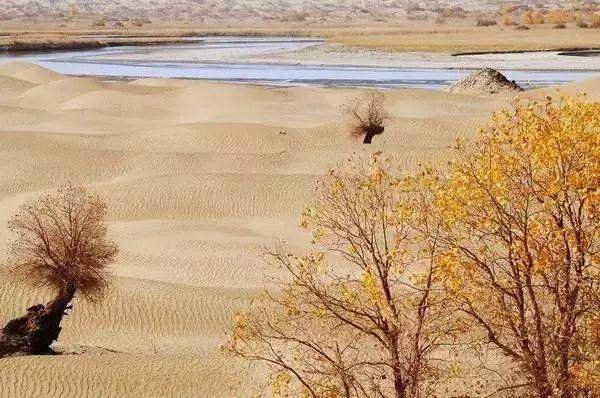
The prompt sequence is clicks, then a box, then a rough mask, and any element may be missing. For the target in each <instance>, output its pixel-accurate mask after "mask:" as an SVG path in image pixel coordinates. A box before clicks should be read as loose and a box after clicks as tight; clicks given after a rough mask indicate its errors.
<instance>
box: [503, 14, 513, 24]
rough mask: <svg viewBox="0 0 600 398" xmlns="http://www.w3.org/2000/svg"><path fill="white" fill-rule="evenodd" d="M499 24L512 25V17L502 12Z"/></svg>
mask: <svg viewBox="0 0 600 398" xmlns="http://www.w3.org/2000/svg"><path fill="white" fill-rule="evenodd" d="M500 24H501V25H502V26H510V25H514V21H513V20H512V17H511V16H510V15H508V14H504V15H502V16H501V17H500Z"/></svg>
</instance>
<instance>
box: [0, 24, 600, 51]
mask: <svg viewBox="0 0 600 398" xmlns="http://www.w3.org/2000/svg"><path fill="white" fill-rule="evenodd" d="M471 22H473V23H471ZM475 24H476V22H474V21H463V22H461V24H460V25H455V24H453V23H448V24H447V25H444V26H439V25H437V26H434V25H431V24H428V23H425V22H420V23H414V22H413V23H411V24H408V23H407V24H406V25H403V26H398V25H390V24H372V25H368V26H358V25H303V24H285V25H281V24H272V25H268V26H265V25H262V26H258V25H239V26H235V25H234V26H219V25H214V26H203V27H202V28H198V27H197V26H188V25H185V24H180V25H169V24H164V25H159V24H153V26H152V27H150V26H148V27H142V28H136V29H125V30H121V29H90V28H89V27H87V28H86V27H83V26H79V27H78V26H76V27H72V28H70V29H64V28H63V30H59V28H58V27H56V26H53V25H51V24H49V25H46V26H44V25H42V26H36V29H35V30H30V31H27V30H24V29H23V27H22V26H20V27H16V26H14V27H13V26H6V25H5V26H0V46H5V47H6V46H7V45H10V44H13V45H14V43H17V44H18V45H20V46H22V47H27V45H29V46H31V47H33V49H35V47H36V46H37V47H40V48H42V49H43V45H44V44H45V43H47V44H48V48H60V46H61V45H62V46H64V47H65V48H76V47H77V46H85V45H89V46H92V47H93V46H95V47H98V46H100V45H102V44H104V43H106V44H109V45H124V44H156V43H163V42H169V41H177V38H179V37H186V36H188V37H189V36H210V35H255V36H307V37H320V38H323V39H326V40H328V41H331V42H338V43H341V44H345V45H347V46H352V47H362V48H368V49H377V50H386V51H396V52H404V51H427V52H485V51H527V50H556V49H571V48H595V47H598V46H600V30H595V29H568V30H566V31H561V30H557V29H552V25H550V24H546V25H532V26H530V28H531V29H530V30H527V31H521V30H515V29H514V28H513V27H512V26H509V27H506V26H501V25H498V26H488V27H484V26H474V25H475ZM88 26H89V25H88ZM569 27H570V26H569ZM89 35H94V36H98V37H99V38H94V39H90V38H83V37H82V36H89ZM117 36H118V37H117Z"/></svg>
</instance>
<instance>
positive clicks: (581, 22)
mask: <svg viewBox="0 0 600 398" xmlns="http://www.w3.org/2000/svg"><path fill="white" fill-rule="evenodd" d="M575 25H576V26H577V27H578V28H581V29H587V28H589V27H590V25H589V24H588V23H587V22H585V19H583V18H582V17H577V20H576V21H575Z"/></svg>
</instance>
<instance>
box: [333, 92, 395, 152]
mask: <svg viewBox="0 0 600 398" xmlns="http://www.w3.org/2000/svg"><path fill="white" fill-rule="evenodd" d="M384 102H385V95H384V94H383V92H381V91H376V90H368V91H367V92H365V93H364V94H363V95H360V96H358V97H357V98H355V99H354V100H353V101H352V102H351V103H350V104H349V105H346V106H344V108H343V111H344V113H346V114H347V115H348V116H349V117H350V119H351V121H350V124H351V135H352V136H353V137H355V138H363V143H364V144H370V143H371V142H372V141H373V138H374V137H375V136H377V135H381V134H383V132H384V131H385V123H386V121H387V120H388V119H389V114H388V112H387V110H386V109H385V104H384Z"/></svg>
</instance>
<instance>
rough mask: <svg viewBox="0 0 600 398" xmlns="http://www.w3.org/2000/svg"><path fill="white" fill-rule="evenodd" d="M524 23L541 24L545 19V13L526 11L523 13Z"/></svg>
mask: <svg viewBox="0 0 600 398" xmlns="http://www.w3.org/2000/svg"><path fill="white" fill-rule="evenodd" d="M521 20H522V23H523V25H541V24H543V23H544V22H545V21H544V14H542V13H541V12H539V11H538V12H534V11H531V10H528V11H524V12H523V14H522V15H521Z"/></svg>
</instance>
